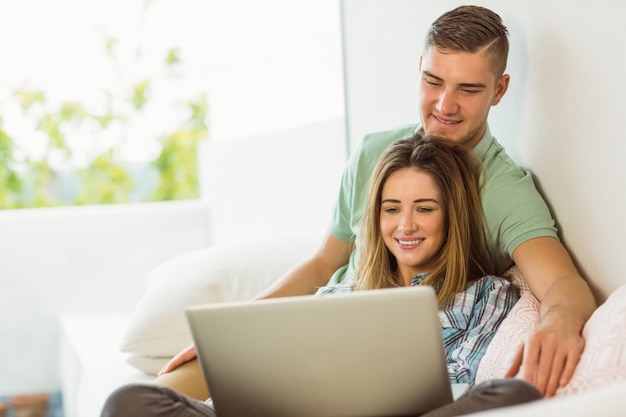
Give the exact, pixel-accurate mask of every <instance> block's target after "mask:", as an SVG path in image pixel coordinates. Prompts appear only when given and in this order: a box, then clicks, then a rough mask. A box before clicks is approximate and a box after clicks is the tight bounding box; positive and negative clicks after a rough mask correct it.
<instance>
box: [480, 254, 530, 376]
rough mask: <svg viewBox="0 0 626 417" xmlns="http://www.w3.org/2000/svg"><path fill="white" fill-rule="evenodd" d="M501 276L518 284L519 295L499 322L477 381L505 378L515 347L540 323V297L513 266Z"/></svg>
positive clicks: (514, 353) (481, 364)
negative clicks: (533, 292) (531, 289)
mask: <svg viewBox="0 0 626 417" xmlns="http://www.w3.org/2000/svg"><path fill="white" fill-rule="evenodd" d="M504 276H505V277H507V278H509V279H510V280H511V282H512V283H513V284H514V285H515V286H516V287H517V288H518V290H519V293H520V299H519V300H518V301H517V303H515V305H514V306H513V308H512V309H511V311H510V312H509V314H508V315H507V316H506V318H505V319H504V320H503V321H502V323H501V324H500V327H499V328H498V331H497V332H496V334H495V336H494V337H493V339H492V340H491V343H489V346H488V347H487V350H486V351H485V355H484V356H483V358H482V359H481V361H480V364H479V365H478V370H477V372H476V383H477V384H478V383H479V382H483V381H486V380H489V379H496V378H504V375H505V373H506V371H508V369H509V368H510V367H511V364H512V363H513V360H514V359H515V355H516V354H517V352H518V349H519V348H520V346H521V345H522V343H523V342H524V340H525V339H526V337H527V336H529V335H530V334H531V333H532V331H533V330H534V329H535V327H536V326H537V324H538V323H539V301H537V299H536V298H535V296H534V295H533V294H532V292H531V291H530V288H529V287H528V284H526V281H524V278H523V277H522V275H521V273H520V272H519V269H518V268H517V267H516V266H513V267H511V268H510V269H508V270H507V271H506V272H505V273H504Z"/></svg>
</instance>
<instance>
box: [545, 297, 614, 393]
mask: <svg viewBox="0 0 626 417" xmlns="http://www.w3.org/2000/svg"><path fill="white" fill-rule="evenodd" d="M624 323H626V285H623V286H621V287H619V288H618V289H616V290H615V291H614V292H613V293H612V294H611V295H610V296H609V298H607V300H606V301H605V302H604V303H603V304H602V305H600V307H598V309H597V310H596V311H595V312H594V313H593V314H592V315H591V317H590V318H589V320H588V321H587V323H586V324H585V327H584V328H583V337H584V338H585V350H584V352H583V354H582V355H581V357H580V362H578V366H577V367H576V371H575V372H574V375H573V376H572V380H571V381H570V383H569V384H567V385H566V386H565V387H563V388H560V389H559V390H558V391H557V395H568V394H575V393H580V392H582V391H586V390H588V389H590V388H597V387H601V386H604V385H608V384H612V383H615V382H617V381H623V380H626V325H625V324H624Z"/></svg>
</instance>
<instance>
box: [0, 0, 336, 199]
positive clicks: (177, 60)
mask: <svg viewBox="0 0 626 417" xmlns="http://www.w3.org/2000/svg"><path fill="white" fill-rule="evenodd" d="M0 16H2V24H0V51H2V53H3V58H2V61H3V76H2V79H1V80H0V170H1V171H3V172H0V181H2V182H3V184H0V207H2V208H20V207H42V206H51V205H64V204H100V203H120V202H137V201H152V200H169V199H185V198H196V197H197V196H198V180H197V166H196V164H197V157H196V152H197V146H198V144H199V143H200V142H201V141H203V140H207V138H208V139H209V140H226V139H228V138H230V137H237V136H242V135H246V134H253V133H256V132H259V131H270V130H272V129H278V128H282V127H289V126H296V125H298V124H303V123H307V122H310V121H316V120H323V119H326V118H332V117H336V116H338V115H342V114H343V96H342V93H343V88H342V70H341V50H340V45H341V42H340V29H339V6H338V1H337V0H321V1H320V0H298V1H292V0H267V1H258V0H232V1H231V0H229V1H224V0H213V1H209V0H108V1H104V0H52V1H51V0H24V1H20V2H11V3H4V2H3V3H0Z"/></svg>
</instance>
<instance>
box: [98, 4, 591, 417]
mask: <svg viewBox="0 0 626 417" xmlns="http://www.w3.org/2000/svg"><path fill="white" fill-rule="evenodd" d="M507 36H508V33H507V29H506V27H505V26H504V25H503V24H502V21H501V19H500V17H499V16H498V15H497V14H495V13H493V12H492V11H490V10H488V9H485V8H482V7H475V6H462V7H459V8H456V9H454V10H452V11H450V12H447V13H444V14H443V15H442V16H441V17H439V18H438V19H437V20H436V21H435V22H434V23H433V24H432V25H431V27H430V29H429V31H428V34H427V37H426V42H425V46H424V50H423V53H422V56H421V59H420V68H419V71H420V75H421V81H420V85H419V91H420V103H421V105H420V117H421V123H419V124H417V125H414V126H407V127H404V128H400V129H395V130H392V131H387V132H382V133H377V134H372V135H369V136H367V137H366V138H365V139H364V141H363V144H362V146H361V148H360V149H359V150H358V151H357V152H355V153H354V154H353V155H352V157H351V159H350V161H349V163H348V166H347V168H346V171H345V173H344V177H343V181H342V186H341V192H340V196H339V200H338V202H337V205H336V208H335V211H334V214H333V220H332V224H331V228H330V234H329V235H328V237H327V238H326V240H325V241H324V242H323V245H322V247H321V248H320V250H319V251H318V252H317V253H316V254H315V255H314V256H313V257H312V258H311V259H310V260H308V261H307V262H305V263H303V264H302V265H300V267H298V268H296V269H295V270H294V271H292V272H291V273H290V274H288V275H287V276H285V277H283V279H281V280H280V281H278V282H277V283H276V284H275V285H274V286H273V287H271V288H269V289H268V290H267V291H266V292H265V293H264V294H261V295H260V296H259V298H262V297H279V296H288V295H296V294H313V293H315V292H316V291H317V290H318V289H319V288H320V287H338V286H339V287H350V286H352V285H353V284H356V285H362V282H358V281H357V279H356V277H357V270H359V268H363V266H362V265H360V264H359V263H358V262H357V259H358V253H359V252H360V251H361V249H362V248H361V247H360V244H361V242H362V237H360V236H359V233H360V227H361V220H362V217H363V213H364V207H363V206H364V204H365V194H366V192H367V189H368V185H369V181H370V176H371V174H372V171H373V169H374V165H375V164H376V162H377V161H378V159H379V157H380V155H381V154H382V153H383V151H384V150H385V149H386V148H387V147H388V146H389V145H391V144H392V143H394V142H396V141H398V140H399V139H402V138H404V137H407V136H411V135H413V134H415V133H416V132H420V133H423V134H424V135H426V136H429V137H438V138H440V139H442V140H444V141H446V142H448V143H456V144H458V145H461V146H463V147H464V148H466V149H472V150H473V152H474V153H475V154H476V155H477V156H478V157H479V158H480V159H481V160H482V164H483V166H484V188H483V189H482V193H481V200H482V210H483V212H484V221H485V225H486V228H485V230H486V240H487V245H488V247H489V250H490V252H491V254H492V255H493V261H494V265H495V270H494V272H495V273H496V274H500V273H502V272H503V271H504V270H505V269H506V268H508V267H509V266H510V265H512V264H513V263H515V264H516V265H517V266H518V268H519V269H520V271H521V272H522V275H523V276H524V278H525V279H526V281H527V282H528V284H529V286H530V288H531V290H532V291H533V293H534V295H535V296H536V297H537V298H538V299H539V300H540V301H541V322H540V324H539V326H538V328H537V329H536V331H535V332H534V334H533V335H532V336H531V337H530V338H529V339H528V340H526V341H524V344H523V345H522V346H520V350H519V353H518V356H517V359H516V361H515V362H514V363H513V365H512V367H511V369H510V370H509V376H514V375H517V374H518V372H519V376H520V377H521V378H520V379H521V380H525V381H528V382H529V383H531V384H532V385H534V386H535V387H536V389H537V390H538V391H539V392H540V393H541V394H543V395H546V396H552V395H554V393H555V391H556V389H557V388H558V387H559V386H563V385H565V384H567V382H568V381H569V379H570V378H571V376H572V374H573V372H574V369H575V367H576V364H577V362H578V359H579V357H580V354H581V353H582V350H583V347H584V341H583V339H582V336H581V330H582V327H583V325H584V323H585V322H586V320H587V319H588V318H589V316H590V315H591V313H592V311H593V310H594V308H595V306H596V305H595V300H594V299H593V296H592V294H591V291H590V289H589V287H588V286H587V284H586V283H585V281H584V280H583V279H582V277H581V276H580V274H579V273H578V271H577V270H576V268H575V267H574V265H573V262H572V260H571V258H570V256H569V254H568V253H567V251H566V249H565V248H564V247H563V245H562V244H561V243H560V241H559V240H558V236H557V231H556V227H555V224H554V220H553V219H552V217H551V215H550V213H549V211H548V209H547V206H546V204H545V202H544V201H543V199H542V198H541V196H540V195H539V193H538V192H537V190H536V189H535V187H534V184H533V181H532V178H531V176H530V175H529V174H528V173H527V172H526V171H524V170H523V169H521V168H519V167H518V166H516V165H515V164H514V163H513V162H512V161H511V160H510V158H509V157H508V156H507V155H506V153H505V152H504V150H503V149H502V147H501V146H500V145H499V144H498V143H497V142H496V140H495V139H494V138H493V136H492V135H491V133H490V131H489V128H488V124H487V117H488V114H489V110H490V108H491V106H495V105H497V104H498V103H499V101H500V100H501V98H502V97H503V96H504V94H505V93H506V91H507V88H508V85H509V76H508V75H507V74H505V73H504V71H505V68H506V61H507V55H508V38H507ZM381 226H382V224H381ZM451 226H454V225H452V224H448V225H446V227H451ZM357 236H359V237H358V238H357ZM473 238H474V237H473ZM353 242H356V243H357V246H359V247H358V248H357V249H358V250H355V251H353V250H352V249H353ZM361 259H363V258H361ZM468 259H469V258H468ZM433 268H436V266H434V267H433ZM436 271H437V269H433V270H432V271H431V273H430V274H429V275H430V276H431V277H434V276H435V275H434V274H433V272H436ZM329 278H330V281H329ZM464 278H468V279H470V278H471V277H464ZM194 358H195V350H194V349H193V347H190V348H189V349H187V350H185V351H183V352H181V354H179V355H177V356H176V357H175V358H174V359H173V360H172V362H171V363H170V364H169V366H168V367H167V368H166V369H165V371H166V372H165V373H164V375H162V376H161V377H159V380H158V381H157V382H161V383H163V384H165V385H169V386H173V387H174V388H175V389H176V390H179V391H181V392H185V393H189V394H190V395H191V396H192V397H197V398H207V396H208V393H206V389H205V387H204V382H203V381H202V379H201V374H200V371H199V368H198V366H197V361H196V360H195V359H194ZM181 364H184V365H183V366H180V365H181ZM172 369H175V371H173V372H172V371H171V370H172ZM194 375H195V381H196V382H195V383H194ZM177 381H183V384H182V385H181V384H178V383H177ZM198 389H199V390H200V392H198ZM194 390H195V392H194ZM123 392H124V389H123V388H122V390H121V391H118V392H116V393H115V394H113V396H112V398H110V399H109V402H107V405H105V410H104V412H103V415H107V416H130V415H133V414H132V413H124V410H125V408H129V407H131V408H132V407H133V404H129V405H126V406H124V405H123V404H122V403H121V402H120V401H119V399H120V398H121V397H123V395H122V394H123ZM139 402H140V401H138V400H136V401H135V404H134V405H137V406H139V404H138V403H139ZM457 402H459V401H457ZM151 411H152V410H151ZM151 411H147V412H145V413H143V415H151V414H150V412H151ZM139 414H142V413H141V412H139ZM139 414H136V415H139ZM152 415H158V414H152ZM198 415H203V414H198ZM448 415H454V414H448ZM457 415H458V414H457Z"/></svg>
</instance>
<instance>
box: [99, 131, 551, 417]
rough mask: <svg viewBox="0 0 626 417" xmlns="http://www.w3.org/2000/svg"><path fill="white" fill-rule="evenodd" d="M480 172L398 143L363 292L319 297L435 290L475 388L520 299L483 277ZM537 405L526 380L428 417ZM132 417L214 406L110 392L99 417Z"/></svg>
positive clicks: (162, 390) (385, 164) (461, 370)
mask: <svg viewBox="0 0 626 417" xmlns="http://www.w3.org/2000/svg"><path fill="white" fill-rule="evenodd" d="M479 172H480V171H479V165H478V163H477V162H476V161H475V160H474V159H473V158H471V157H470V155H469V154H468V153H467V152H465V151H464V150H462V149H461V148H459V147H456V146H452V145H446V144H444V143H440V142H438V141H435V140H424V139H422V138H421V137H418V136H416V137H413V138H409V139H405V140H401V141H398V142H396V143H394V144H393V145H391V146H390V147H389V148H388V150H387V151H386V152H385V153H384V154H383V156H382V157H381V159H380V161H379V163H378V165H377V168H376V170H375V173H374V176H373V179H372V182H371V188H370V191H369V195H368V204H367V209H366V210H367V212H366V213H365V218H364V222H363V226H362V227H363V228H364V230H363V232H364V233H363V234H362V236H364V237H363V239H362V240H361V241H359V256H360V258H361V260H362V261H361V262H360V266H359V269H358V273H359V277H358V279H357V282H356V285H355V286H354V288H353V287H323V288H320V290H319V291H318V292H317V294H319V295H321V294H328V293H334V292H344V291H352V290H355V289H356V290H368V289H378V288H386V287H394V286H408V285H432V286H433V287H434V288H435V289H436V292H437V297H438V301H439V303H440V305H441V310H440V318H441V321H442V331H443V334H444V341H445V345H446V351H447V356H448V369H449V374H450V379H451V381H452V382H467V383H469V384H473V381H474V378H475V371H476V368H477V365H478V362H479V360H480V357H481V356H482V354H483V353H484V348H486V346H487V344H488V342H489V340H490V339H491V337H492V336H493V333H494V332H495V329H496V328H497V326H498V325H499V323H500V322H501V320H502V319H503V318H504V316H505V314H506V312H507V311H508V310H509V309H510V307H512V305H513V304H514V302H515V301H516V300H517V295H516V293H515V290H514V288H513V287H512V286H511V285H510V284H509V283H508V282H507V281H506V280H504V279H502V278H498V277H494V276H489V275H486V276H485V274H486V273H487V271H489V261H488V259H489V257H488V254H487V252H486V251H485V250H484V248H485V245H484V232H483V226H482V211H481V206H480V199H479V194H480V193H479V177H480V175H479ZM483 276H484V277H483ZM481 277H482V278H481ZM538 398H541V394H540V393H539V391H537V390H536V389H535V388H534V387H533V386H532V385H531V384H529V383H527V382H525V381H522V380H513V379H510V380H498V381H489V382H487V383H483V384H480V385H478V386H476V387H474V388H473V389H470V390H469V391H468V392H467V393H466V394H464V395H463V396H462V397H460V398H459V399H458V400H457V401H455V402H453V403H451V404H447V405H445V406H443V407H440V408H438V409H436V410H433V411H431V412H429V413H427V414H425V415H424V416H423V417H426V416H427V417H442V416H459V415H463V414H469V413H471V412H475V411H480V410H486V409H491V408H497V407H502V406H506V405H513V404H519V403H523V402H528V401H532V400H535V399H538ZM131 416H132V417H134V416H154V417H156V416H170V417H171V416H179V417H183V416H184V417H192V416H205V417H215V416H216V414H215V410H214V409H213V407H212V404H210V403H205V402H202V401H197V400H193V399H191V398H189V397H187V396H185V395H183V394H180V393H178V392H176V391H174V390H172V389H170V388H167V387H162V386H157V385H129V386H125V387H122V388H120V389H118V390H116V391H115V392H113V393H112V394H111V396H110V397H109V398H108V400H107V402H106V403H105V406H104V409H103V412H102V417H131Z"/></svg>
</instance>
